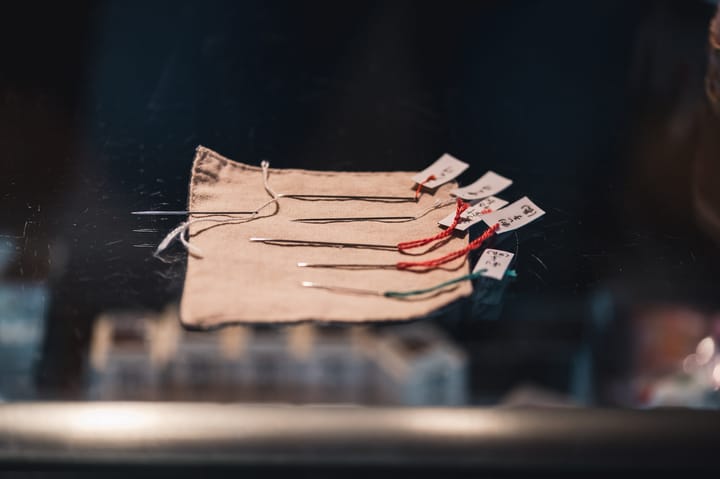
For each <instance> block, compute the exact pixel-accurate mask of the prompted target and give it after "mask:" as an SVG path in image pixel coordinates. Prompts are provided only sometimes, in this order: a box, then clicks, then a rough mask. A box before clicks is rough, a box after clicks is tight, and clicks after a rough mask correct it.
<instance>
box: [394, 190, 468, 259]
mask: <svg viewBox="0 0 720 479" xmlns="http://www.w3.org/2000/svg"><path fill="white" fill-rule="evenodd" d="M469 206H470V205H469V204H468V203H465V202H464V201H463V200H462V199H460V198H458V199H457V211H456V212H455V219H453V222H452V224H450V226H448V227H447V229H446V230H444V231H441V232H440V233H438V234H436V235H435V236H431V237H429V238H423V239H419V240H414V241H405V242H403V243H398V245H397V248H398V250H399V251H404V250H406V249H412V248H417V247H418V246H424V245H426V244H428V243H432V242H433V241H437V240H441V239H443V238H447V237H448V236H450V235H451V234H452V232H453V231H454V230H455V227H456V226H457V225H458V223H459V222H460V216H461V215H462V214H463V211H465V210H466V209H468V207H469Z"/></svg>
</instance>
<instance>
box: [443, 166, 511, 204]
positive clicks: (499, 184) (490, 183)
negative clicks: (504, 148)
mask: <svg viewBox="0 0 720 479" xmlns="http://www.w3.org/2000/svg"><path fill="white" fill-rule="evenodd" d="M510 185H512V180H511V179H509V178H505V177H504V176H500V175H498V174H497V173H495V172H494V171H488V172H487V173H485V174H484V175H482V176H481V177H480V178H479V179H478V180H477V181H476V182H475V183H473V184H471V185H468V186H465V187H463V188H455V189H454V190H452V191H451V192H450V194H452V195H454V196H459V197H460V198H462V199H464V200H479V199H480V198H486V197H488V196H490V195H496V194H498V193H500V192H501V191H502V190H504V189H505V188H507V187H508V186H510Z"/></svg>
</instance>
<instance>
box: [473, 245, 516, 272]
mask: <svg viewBox="0 0 720 479" xmlns="http://www.w3.org/2000/svg"><path fill="white" fill-rule="evenodd" d="M513 256H515V255H514V254H513V253H509V252H507V251H503V250H500V249H492V248H488V249H486V250H485V251H483V254H482V255H480V259H479V260H478V262H477V264H476V265H475V268H474V269H473V273H477V272H478V271H480V270H481V269H484V270H485V272H484V273H482V274H481V276H486V277H488V278H495V279H503V276H505V271H507V269H508V266H510V261H512V259H513Z"/></svg>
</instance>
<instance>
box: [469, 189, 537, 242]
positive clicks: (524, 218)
mask: <svg viewBox="0 0 720 479" xmlns="http://www.w3.org/2000/svg"><path fill="white" fill-rule="evenodd" d="M544 214H545V212H544V211H543V210H541V209H540V208H539V207H538V206H537V205H536V204H535V203H533V202H532V201H530V198H528V197H527V196H523V197H522V198H520V199H519V200H517V201H516V202H515V203H513V204H511V205H509V206H506V207H505V208H503V209H501V210H500V211H497V212H495V213H488V214H486V215H482V217H481V219H482V220H483V221H484V222H485V223H486V224H487V225H488V226H492V225H494V224H495V223H498V224H499V225H500V227H499V228H498V230H497V231H496V233H505V232H507V231H512V230H516V229H518V228H520V227H521V226H525V225H526V224H528V223H530V222H532V221H535V220H536V219H538V218H540V217H541V216H542V215H544Z"/></svg>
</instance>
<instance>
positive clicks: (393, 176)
mask: <svg viewBox="0 0 720 479" xmlns="http://www.w3.org/2000/svg"><path fill="white" fill-rule="evenodd" d="M411 176H412V173H409V172H391V173H347V172H329V171H306V170H291V169H270V176H269V184H270V186H271V187H272V188H273V189H274V190H275V191H276V192H277V193H285V194H301V193H303V194H345V195H374V196H378V195H382V196H412V195H413V189H412V188H413V186H414V185H413V183H412V180H410V177H411ZM455 187H456V185H455V184H453V183H449V184H446V185H444V186H441V187H440V188H438V189H437V190H436V191H435V192H434V193H425V194H423V195H422V197H421V198H420V201H419V203H395V204H388V203H374V202H364V201H300V200H295V199H290V198H284V199H280V200H279V209H278V210H277V212H275V208H274V207H269V208H267V209H266V210H264V211H263V213H262V214H261V217H260V218H258V219H255V220H252V221H241V220H240V221H237V222H236V223H234V224H222V225H217V226H213V225H212V224H210V223H196V224H193V225H192V227H191V230H190V242H191V244H193V245H194V246H197V247H199V248H200V249H201V250H202V253H203V256H202V257H201V258H200V257H195V256H193V255H192V254H189V255H188V266H187V275H186V278H185V288H184V292H183V297H182V302H181V311H180V316H181V318H182V322H183V323H184V324H185V325H188V326H195V327H202V328H205V327H212V326H216V325H219V324H222V323H234V322H242V323H249V322H252V323H276V322H296V321H303V320H317V321H341V322H360V321H387V320H407V319H413V318H418V317H422V316H424V315H426V314H428V313H430V312H432V311H433V310H435V309H438V308H440V307H442V306H445V305H447V304H449V303H451V302H453V301H455V300H457V299H458V298H460V297H463V296H467V295H469V294H470V293H471V292H472V285H471V284H470V282H462V283H460V284H459V285H458V287H457V288H455V289H454V290H452V291H449V292H443V293H442V294H439V295H436V296H432V297H429V298H421V299H418V298H414V299H406V300H402V299H392V298H386V297H379V296H365V295H352V294H339V293H335V292H330V291H326V290H321V289H313V288H305V287H302V286H301V285H300V283H301V282H302V281H313V282H316V283H320V284H323V285H331V286H349V287H355V288H366V289H372V290H380V291H387V290H392V291H405V290H410V289H418V288H424V287H429V286H433V285H436V284H438V283H441V282H443V281H447V280H450V279H453V278H455V277H458V276H461V275H463V274H467V273H468V272H469V271H468V266H467V264H465V263H464V261H463V260H456V261H455V262H453V263H450V264H448V265H447V266H448V268H454V270H435V271H430V272H427V273H415V272H409V271H397V270H394V269H392V270H381V269H378V270H363V271H347V270H336V269H315V268H299V267H297V265H296V264H297V262H299V261H304V262H313V263H358V264H360V263H362V264H365V263H369V264H394V263H396V262H398V261H414V260H425V259H432V258H435V257H438V256H441V255H443V254H446V253H449V252H451V251H455V250H457V249H459V248H462V247H464V246H465V245H467V241H468V240H467V237H465V238H453V239H452V240H451V241H449V242H448V243H447V244H444V245H443V246H442V247H440V248H438V249H436V250H434V251H432V252H430V253H427V254H424V255H422V256H408V255H404V254H401V253H399V252H395V251H377V250H365V249H349V248H325V247H305V246H301V247H286V246H273V245H267V244H262V243H254V242H250V241H248V239H249V238H251V237H265V238H281V239H302V240H320V241H340V242H353V243H380V244H391V245H394V244H397V243H398V242H401V241H409V240H415V239H419V238H425V237H428V236H431V235H434V234H436V233H438V232H439V231H440V230H439V229H438V224H437V222H438V220H439V219H441V218H443V217H444V216H445V215H447V214H448V212H450V211H453V208H454V206H447V207H445V208H441V209H438V210H436V211H433V212H431V213H430V214H428V215H426V216H425V217H424V218H422V219H419V220H415V221H411V222H408V223H397V224H390V223H378V222H353V223H331V224H306V223H297V222H291V221H289V220H290V219H293V218H300V217H330V216H334V217H337V216H343V217H344V216H409V215H415V214H417V213H419V212H421V211H423V210H425V209H426V208H428V207H430V206H432V205H433V203H434V202H435V199H436V198H437V199H447V198H448V197H449V192H450V190H452V189H453V188H455ZM269 199H270V196H269V194H268V193H267V192H266V191H265V189H264V187H263V180H262V170H261V169H260V168H258V167H254V166H248V165H244V164H242V163H237V162H234V161H232V160H229V159H227V158H224V157H223V156H221V155H219V154H218V153H216V152H214V151H212V150H209V149H207V148H204V147H198V149H197V153H196V156H195V161H194V164H193V169H192V179H191V181H190V200H189V209H190V210H191V211H229V210H232V211H246V210H248V211H251V210H254V209H255V208H257V207H258V206H259V205H261V204H263V203H264V202H266V201H268V200H269ZM420 250H421V251H422V248H421V249H420Z"/></svg>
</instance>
